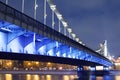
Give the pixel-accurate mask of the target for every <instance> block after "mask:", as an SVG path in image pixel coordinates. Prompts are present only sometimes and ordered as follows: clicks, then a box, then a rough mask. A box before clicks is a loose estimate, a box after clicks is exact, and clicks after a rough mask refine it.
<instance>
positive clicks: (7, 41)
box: [0, 3, 112, 66]
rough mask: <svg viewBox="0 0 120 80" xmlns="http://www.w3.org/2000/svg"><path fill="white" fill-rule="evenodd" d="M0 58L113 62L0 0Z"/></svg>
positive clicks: (69, 61) (89, 62) (106, 64)
mask: <svg viewBox="0 0 120 80" xmlns="http://www.w3.org/2000/svg"><path fill="white" fill-rule="evenodd" d="M0 52H1V53H0V58H1V59H17V60H41V61H51V62H55V63H65V64H71V65H79V64H82V65H87V64H88V65H98V64H100V65H104V66H111V65H112V63H111V62H110V61H109V60H108V59H106V58H105V57H103V56H102V55H99V54H98V53H96V52H94V51H93V50H91V49H89V48H87V47H85V46H83V45H81V44H79V43H77V42H76V41H74V40H71V39H70V38H68V37H66V36H64V35H62V34H61V33H59V32H57V31H55V30H53V29H51V28H49V27H47V26H46V25H43V24H42V23H40V22H38V21H36V20H34V19H32V18H30V17H29V16H27V15H25V14H23V13H21V12H19V11H17V10H15V9H13V8H11V7H9V6H7V5H5V4H3V3H0Z"/></svg>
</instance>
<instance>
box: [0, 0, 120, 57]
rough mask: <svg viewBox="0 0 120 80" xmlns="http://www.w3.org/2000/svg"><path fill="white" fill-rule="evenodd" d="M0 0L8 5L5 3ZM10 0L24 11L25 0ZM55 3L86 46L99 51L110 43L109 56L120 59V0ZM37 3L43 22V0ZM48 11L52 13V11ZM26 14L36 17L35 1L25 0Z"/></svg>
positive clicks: (38, 15) (38, 17)
mask: <svg viewBox="0 0 120 80" xmlns="http://www.w3.org/2000/svg"><path fill="white" fill-rule="evenodd" d="M0 1H2V2H5V0H0ZM8 1H9V3H8V4H9V5H10V6H12V7H14V8H16V9H17V10H19V11H21V0H8ZM53 1H54V3H55V5H56V7H57V9H58V10H59V12H60V13H61V14H62V15H63V17H64V19H65V20H66V21H67V23H68V24H69V26H70V27H71V28H72V29H73V31H74V32H75V33H76V34H77V36H78V37H79V38H80V40H82V41H83V43H85V44H86V46H88V47H90V48H92V49H93V50H97V49H98V48H99V44H100V43H103V41H104V40H107V42H108V44H107V45H108V51H109V54H110V55H112V56H115V57H118V56H120V38H119V35H120V0H53ZM37 4H38V9H37V20H39V21H40V22H43V0H38V1H37ZM47 7H48V4H47ZM47 12H49V13H50V10H49V8H47ZM24 13H25V14H27V15H29V16H31V17H33V14H34V0H25V11H24ZM49 13H47V14H49ZM48 17H49V15H48ZM49 20H50V19H48V21H49ZM48 25H49V23H48Z"/></svg>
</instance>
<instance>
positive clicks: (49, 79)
mask: <svg viewBox="0 0 120 80" xmlns="http://www.w3.org/2000/svg"><path fill="white" fill-rule="evenodd" d="M0 80H78V79H77V75H38V74H0ZM80 80H81V79H80ZM87 80H120V75H116V76H114V75H103V76H95V75H91V76H90V78H89V79H87Z"/></svg>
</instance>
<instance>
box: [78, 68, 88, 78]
mask: <svg viewBox="0 0 120 80" xmlns="http://www.w3.org/2000/svg"><path fill="white" fill-rule="evenodd" d="M77 76H78V80H89V71H86V70H84V68H83V66H78V69H77Z"/></svg>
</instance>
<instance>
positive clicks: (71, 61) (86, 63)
mask: <svg viewBox="0 0 120 80" xmlns="http://www.w3.org/2000/svg"><path fill="white" fill-rule="evenodd" d="M0 59H10V60H23V61H24V60H27V61H43V62H53V63H60V64H68V65H74V66H96V65H100V64H97V63H94V62H89V61H85V60H78V59H69V58H63V57H59V58H58V57H54V56H44V55H39V56H38V55H31V54H27V55H26V54H21V53H9V52H0Z"/></svg>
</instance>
